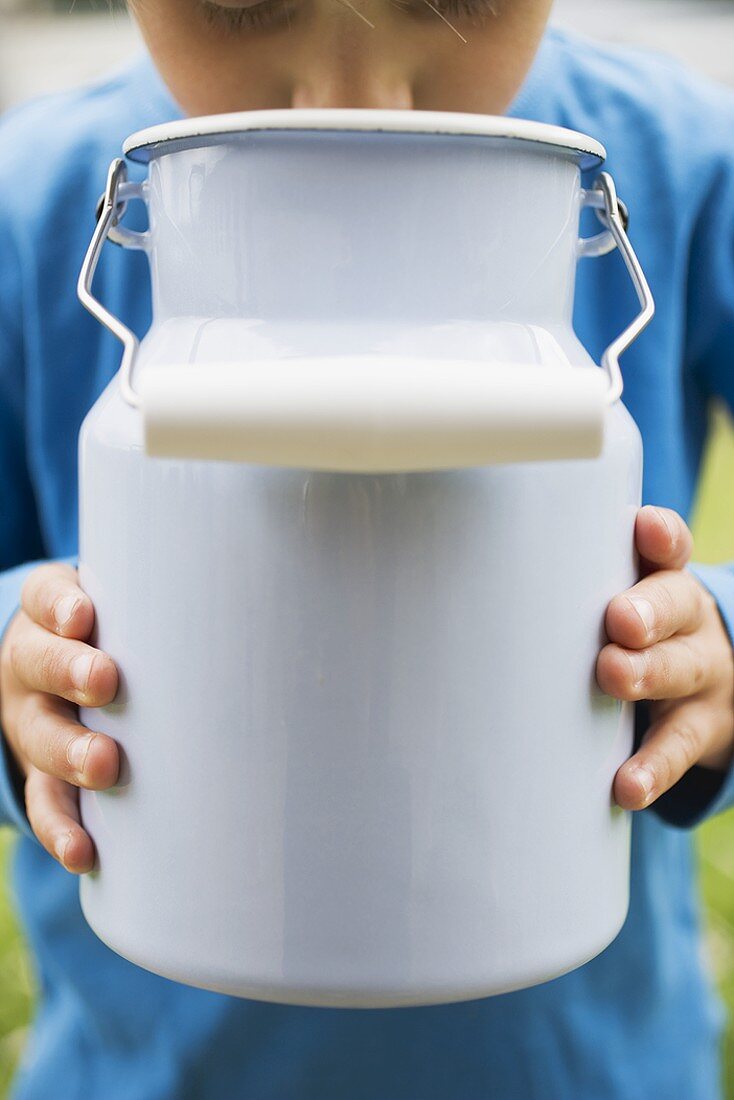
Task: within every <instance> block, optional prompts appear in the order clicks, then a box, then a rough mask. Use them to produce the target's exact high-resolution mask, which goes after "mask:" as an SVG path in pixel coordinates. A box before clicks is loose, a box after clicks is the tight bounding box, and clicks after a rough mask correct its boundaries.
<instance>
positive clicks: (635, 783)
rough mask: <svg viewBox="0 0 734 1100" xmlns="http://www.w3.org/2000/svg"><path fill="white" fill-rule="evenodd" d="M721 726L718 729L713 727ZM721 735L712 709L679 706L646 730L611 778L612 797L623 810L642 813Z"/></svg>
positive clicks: (720, 729)
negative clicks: (612, 778) (635, 749)
mask: <svg viewBox="0 0 734 1100" xmlns="http://www.w3.org/2000/svg"><path fill="white" fill-rule="evenodd" d="M717 726H721V728H717ZM722 736H723V723H717V720H716V717H715V715H714V713H713V711H712V708H711V707H710V706H708V705H707V704H705V703H703V702H698V701H696V702H693V701H692V702H690V703H685V704H679V705H678V706H676V707H674V708H672V709H671V710H668V711H667V712H666V713H665V714H664V715H663V716H662V717H661V718H659V719H658V720H657V721H656V722H654V723H653V724H652V725H651V726H650V728H649V729H648V731H647V733H646V734H645V737H644V739H643V742H642V744H641V746H640V748H639V749H638V751H637V752H636V753H635V754H634V756H631V757H630V759H629V760H627V761H625V763H624V764H622V766H621V768H619V770H618V771H617V774H616V776H615V778H614V798H615V801H616V802H617V804H618V805H619V806H622V808H623V809H625V810H642V809H644V808H645V806H649V805H650V804H651V803H652V802H654V801H655V799H656V798H659V797H660V795H661V794H664V793H665V792H666V791H667V790H670V788H671V787H672V786H673V785H674V784H675V783H677V782H678V780H679V779H681V778H682V777H683V776H684V775H685V773H686V772H687V771H688V770H689V769H690V768H692V767H693V765H694V764H696V763H697V762H698V761H699V760H700V759H701V757H702V756H703V754H704V753H705V752H708V751H709V750H710V747H711V744H712V743H713V742H714V741H716V740H719V739H721V737H722Z"/></svg>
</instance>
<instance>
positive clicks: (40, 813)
mask: <svg viewBox="0 0 734 1100" xmlns="http://www.w3.org/2000/svg"><path fill="white" fill-rule="evenodd" d="M25 799H26V813H27V814H28V820H29V822H30V824H31V828H32V829H33V832H34V833H35V834H36V836H37V837H38V839H39V840H40V842H41V844H43V846H44V848H45V849H46V851H48V852H49V853H50V854H51V855H52V856H53V857H54V859H57V860H58V861H59V863H61V865H62V866H63V867H65V868H66V870H67V871H71V872H72V874H75V875H79V874H83V873H84V872H85V871H91V870H92V867H93V866H94V854H95V853H94V844H93V842H92V838H91V837H90V836H89V834H88V833H86V832H85V831H84V829H83V828H82V826H81V824H80V821H79V800H78V794H77V792H76V789H75V788H74V787H71V786H69V784H68V783H64V781H63V780H61V779H57V778H56V777H55V776H52V775H46V774H45V773H44V772H41V771H38V770H37V769H36V768H31V769H30V771H29V773H28V778H27V779H26V785H25Z"/></svg>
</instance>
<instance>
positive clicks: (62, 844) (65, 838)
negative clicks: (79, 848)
mask: <svg viewBox="0 0 734 1100" xmlns="http://www.w3.org/2000/svg"><path fill="white" fill-rule="evenodd" d="M70 844H71V829H69V831H68V833H62V834H61V836H59V837H57V839H56V844H55V845H54V850H55V852H56V855H57V856H58V858H59V861H60V862H61V863H63V865H64V867H65V866H66V849H67V848H68V847H69V845H70Z"/></svg>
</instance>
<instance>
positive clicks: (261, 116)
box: [122, 107, 607, 170]
mask: <svg viewBox="0 0 734 1100" xmlns="http://www.w3.org/2000/svg"><path fill="white" fill-rule="evenodd" d="M256 130H304V131H308V130H342V131H362V132H372V133H400V134H446V135H455V136H463V137H467V136H477V137H490V138H507V139H510V140H513V141H529V142H533V143H535V144H538V145H545V146H550V147H552V148H556V149H558V150H563V151H565V152H566V153H571V154H572V155H574V156H575V157H576V158H577V159H578V161H579V166H580V168H581V169H582V170H586V169H588V168H595V167H598V166H599V165H600V164H601V163H602V161H604V160H605V159H606V155H607V154H606V150H605V148H604V146H603V145H601V144H600V142H598V141H596V140H595V139H594V138H591V137H589V136H588V135H587V134H581V133H578V132H577V131H576V130H567V129H565V128H564V127H563V126H551V125H549V124H548V123H545V122H534V121H531V120H529V119H522V118H508V117H506V116H503V115H482V114H469V113H461V112H455V111H411V110H376V109H372V108H363V107H326V108H324V107H313V108H310V107H309V108H301V107H293V108H284V109H280V108H279V109H275V110H268V111H237V112H234V113H232V114H224V115H203V116H201V117H199V118H185V119H177V120H176V121H174V122H165V123H162V124H160V125H158V126H150V127H148V128H147V129H145V130H139V131H137V132H136V133H134V134H131V135H130V137H128V138H126V140H125V141H124V143H123V146H122V148H123V152H124V153H125V155H126V156H127V157H129V158H130V160H134V161H140V162H142V163H147V162H148V161H150V160H152V159H153V158H154V157H156V156H162V155H163V154H166V153H173V152H176V151H177V150H178V149H182V148H188V149H193V148H197V147H202V146H206V145H213V144H217V142H216V139H217V138H219V137H226V136H227V135H229V134H236V133H247V132H248V131H256Z"/></svg>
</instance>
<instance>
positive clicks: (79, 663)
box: [8, 616, 117, 707]
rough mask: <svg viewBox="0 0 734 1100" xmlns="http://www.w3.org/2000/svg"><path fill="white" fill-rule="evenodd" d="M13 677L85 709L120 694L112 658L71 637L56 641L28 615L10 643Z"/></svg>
mask: <svg viewBox="0 0 734 1100" xmlns="http://www.w3.org/2000/svg"><path fill="white" fill-rule="evenodd" d="M8 644H9V646H10V652H9V654H8V658H9V662H10V667H11V669H12V671H13V674H14V675H15V676H16V677H17V679H18V680H20V682H21V683H22V684H24V685H25V687H27V688H30V689H31V690H32V691H46V692H49V693H50V694H51V695H60V696H61V697H62V699H68V700H69V701H70V702H72V703H78V704H79V705H80V706H85V707H102V706H105V704H107V703H111V702H112V700H113V699H114V697H115V694H116V692H117V668H116V666H115V662H114V661H113V660H112V658H111V657H110V656H109V655H108V654H106V653H102V652H100V650H98V649H94V648H93V647H92V646H90V645H87V644H86V643H85V642H79V641H76V640H74V639H72V638H57V637H55V636H54V635H53V634H51V633H49V631H48V630H46V629H45V628H44V627H42V626H38V625H37V623H34V622H32V621H31V620H30V619H28V618H27V616H26V622H25V623H24V626H23V629H22V630H21V629H18V630H16V631H15V632H14V634H13V636H12V639H10V640H9V643H8Z"/></svg>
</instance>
